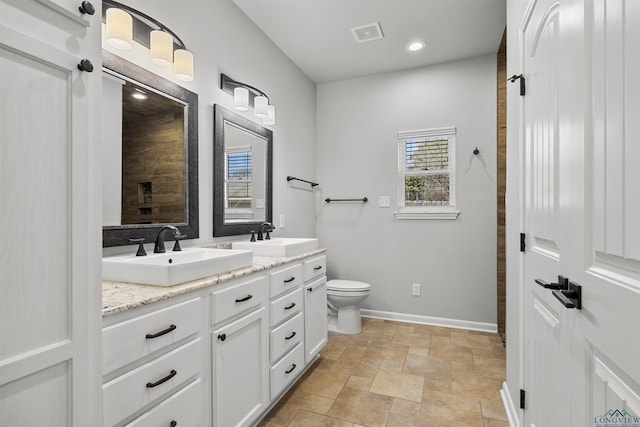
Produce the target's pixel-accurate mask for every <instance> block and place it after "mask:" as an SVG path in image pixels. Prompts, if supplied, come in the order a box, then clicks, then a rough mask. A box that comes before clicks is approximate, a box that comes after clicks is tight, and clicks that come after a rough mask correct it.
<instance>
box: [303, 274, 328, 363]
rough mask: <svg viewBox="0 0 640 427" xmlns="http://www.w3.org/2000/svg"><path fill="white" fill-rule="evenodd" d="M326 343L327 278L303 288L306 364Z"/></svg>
mask: <svg viewBox="0 0 640 427" xmlns="http://www.w3.org/2000/svg"><path fill="white" fill-rule="evenodd" d="M326 343H327V278H326V277H323V278H321V279H318V280H316V281H315V282H312V283H310V284H308V285H306V286H305V289H304V349H305V359H306V363H307V364H308V363H309V362H311V360H313V358H314V357H315V356H316V355H317V354H318V353H319V352H320V350H321V349H322V347H324V346H325V344H326Z"/></svg>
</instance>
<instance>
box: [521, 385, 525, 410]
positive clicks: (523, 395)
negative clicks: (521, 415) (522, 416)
mask: <svg viewBox="0 0 640 427" xmlns="http://www.w3.org/2000/svg"><path fill="white" fill-rule="evenodd" d="M524 399H525V391H524V390H523V389H520V409H524Z"/></svg>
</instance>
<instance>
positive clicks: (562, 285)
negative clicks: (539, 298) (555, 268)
mask: <svg viewBox="0 0 640 427" xmlns="http://www.w3.org/2000/svg"><path fill="white" fill-rule="evenodd" d="M535 282H536V283H537V284H538V285H540V286H542V287H543V288H545V289H569V278H568V277H565V276H560V275H558V283H549V282H547V281H545V280H542V279H535Z"/></svg>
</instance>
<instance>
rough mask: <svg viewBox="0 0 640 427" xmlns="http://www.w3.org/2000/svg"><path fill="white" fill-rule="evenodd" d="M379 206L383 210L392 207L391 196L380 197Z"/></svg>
mask: <svg viewBox="0 0 640 427" xmlns="http://www.w3.org/2000/svg"><path fill="white" fill-rule="evenodd" d="M378 206H379V207H381V208H388V207H389V206H391V201H390V200H389V196H380V199H379V200H378Z"/></svg>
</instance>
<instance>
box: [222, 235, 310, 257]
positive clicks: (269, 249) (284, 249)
mask: <svg viewBox="0 0 640 427" xmlns="http://www.w3.org/2000/svg"><path fill="white" fill-rule="evenodd" d="M231 247H232V248H233V249H244V250H249V251H253V253H254V255H256V256H265V257H291V256H295V255H300V254H303V253H306V252H311V251H313V250H316V249H318V239H313V238H293V237H275V238H271V240H259V241H257V242H233V243H232V244H231Z"/></svg>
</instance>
